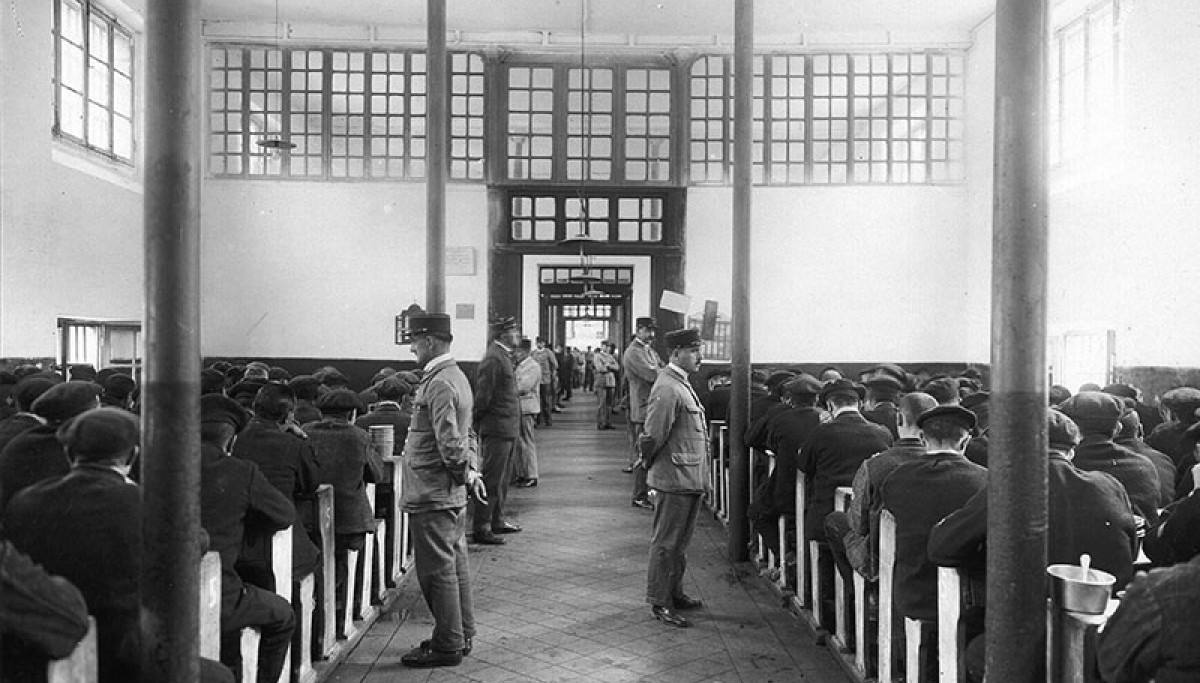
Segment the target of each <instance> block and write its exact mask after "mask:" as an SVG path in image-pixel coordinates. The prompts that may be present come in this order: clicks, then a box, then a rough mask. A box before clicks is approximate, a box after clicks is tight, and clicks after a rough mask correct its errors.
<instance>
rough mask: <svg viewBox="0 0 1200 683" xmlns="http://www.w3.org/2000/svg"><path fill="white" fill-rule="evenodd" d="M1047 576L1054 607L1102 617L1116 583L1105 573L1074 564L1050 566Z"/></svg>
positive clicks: (1113, 577)
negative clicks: (1048, 576)
mask: <svg viewBox="0 0 1200 683" xmlns="http://www.w3.org/2000/svg"><path fill="white" fill-rule="evenodd" d="M1046 573H1047V574H1049V575H1050V598H1051V599H1052V600H1053V601H1054V604H1055V605H1058V606H1059V607H1061V608H1063V609H1065V610H1069V611H1071V612H1079V613H1082V614H1104V610H1105V608H1107V607H1108V600H1109V598H1110V597H1112V588H1113V584H1115V583H1116V582H1117V577H1115V576H1113V575H1112V574H1109V573H1108V572H1102V571H1100V570H1098V569H1091V568H1090V567H1086V566H1084V567H1081V566H1078V565H1074V564H1052V565H1050V566H1049V567H1047V568H1046Z"/></svg>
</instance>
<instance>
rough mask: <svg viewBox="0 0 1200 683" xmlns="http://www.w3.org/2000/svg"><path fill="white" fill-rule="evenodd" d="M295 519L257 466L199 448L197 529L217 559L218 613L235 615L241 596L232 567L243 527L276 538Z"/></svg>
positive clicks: (209, 447)
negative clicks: (200, 528)
mask: <svg viewBox="0 0 1200 683" xmlns="http://www.w3.org/2000/svg"><path fill="white" fill-rule="evenodd" d="M294 514H295V513H294V509H293V507H292V502H291V501H290V500H288V498H287V496H284V495H283V494H282V493H280V492H279V491H278V490H277V489H276V488H275V487H274V486H272V485H271V482H269V481H267V478H266V477H264V476H263V473H262V472H261V471H260V470H259V469H258V465H255V464H254V463H252V462H250V461H248V460H242V459H240V458H234V457H230V456H227V455H225V453H224V452H222V451H221V449H220V448H218V447H216V446H214V445H212V444H209V443H201V444H200V524H201V525H202V526H203V527H204V530H205V531H207V532H208V542H209V549H210V550H215V551H217V552H218V553H220V555H221V614H223V615H224V614H229V613H230V612H231V611H232V610H233V608H234V606H235V605H236V604H237V600H238V596H239V595H241V592H242V578H241V576H240V575H239V574H238V573H237V571H236V569H235V568H234V567H235V565H236V564H237V560H238V557H239V555H240V553H241V550H242V544H243V541H244V537H245V534H246V533H247V527H249V532H250V533H255V534H270V533H274V532H276V531H279V530H281V529H286V528H287V527H288V526H289V525H290V524H291V523H292V519H293V516H294ZM335 514H336V513H335Z"/></svg>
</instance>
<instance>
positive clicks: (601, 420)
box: [596, 387, 614, 427]
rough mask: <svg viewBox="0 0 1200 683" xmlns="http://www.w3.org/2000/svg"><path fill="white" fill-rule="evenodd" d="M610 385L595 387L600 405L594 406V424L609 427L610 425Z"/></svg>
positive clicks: (611, 389) (611, 390)
mask: <svg viewBox="0 0 1200 683" xmlns="http://www.w3.org/2000/svg"><path fill="white" fill-rule="evenodd" d="M613 391H614V389H613V388H612V387H596V394H597V395H598V396H599V397H600V405H599V406H596V426H597V427H606V426H607V427H611V426H612V400H613Z"/></svg>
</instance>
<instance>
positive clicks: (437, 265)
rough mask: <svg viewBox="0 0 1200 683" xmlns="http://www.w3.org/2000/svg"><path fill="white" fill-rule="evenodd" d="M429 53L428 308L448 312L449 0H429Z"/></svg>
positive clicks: (427, 62) (426, 199)
mask: <svg viewBox="0 0 1200 683" xmlns="http://www.w3.org/2000/svg"><path fill="white" fill-rule="evenodd" d="M427 7H428V10H427V12H428V19H427V22H428V32H429V35H428V42H429V55H428V57H427V61H426V73H427V74H428V76H427V78H428V84H429V92H428V106H429V108H428V116H427V117H426V119H425V126H426V147H425V172H426V185H425V193H426V194H425V213H426V216H425V221H426V248H425V253H426V259H425V262H426V268H427V270H426V273H425V310H427V311H429V312H430V313H445V312H446V180H447V177H448V175H449V174H448V172H447V169H446V159H447V156H448V155H447V153H446V152H447V149H446V139H447V134H448V133H449V127H450V119H449V117H448V116H447V113H446V112H447V105H446V103H447V101H448V100H449V94H448V92H447V82H448V80H449V74H450V63H449V62H448V61H447V59H446V0H428V5H427Z"/></svg>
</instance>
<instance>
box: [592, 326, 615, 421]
mask: <svg viewBox="0 0 1200 683" xmlns="http://www.w3.org/2000/svg"><path fill="white" fill-rule="evenodd" d="M619 367H620V366H619V365H617V359H616V358H614V357H613V355H612V354H611V353H609V350H608V343H607V342H605V344H603V345H601V346H600V347H599V348H598V349H596V352H595V353H594V354H593V355H592V370H593V372H594V373H595V375H596V395H597V396H598V397H599V398H600V405H599V406H598V407H597V408H596V429H612V428H613V425H612V407H613V398H614V396H615V395H616V393H617V368H619Z"/></svg>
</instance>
